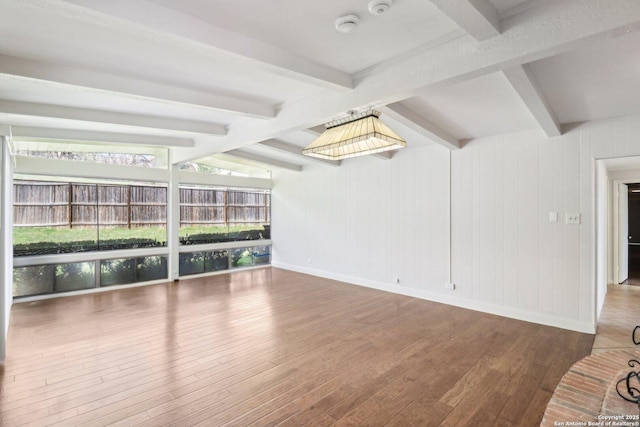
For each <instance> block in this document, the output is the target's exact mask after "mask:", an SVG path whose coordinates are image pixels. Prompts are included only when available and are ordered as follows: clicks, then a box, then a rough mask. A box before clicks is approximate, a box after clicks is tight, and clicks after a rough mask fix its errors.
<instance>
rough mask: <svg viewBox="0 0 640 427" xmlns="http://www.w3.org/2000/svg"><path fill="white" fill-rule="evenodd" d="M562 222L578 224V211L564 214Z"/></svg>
mask: <svg viewBox="0 0 640 427" xmlns="http://www.w3.org/2000/svg"><path fill="white" fill-rule="evenodd" d="M564 223H565V224H580V214H579V213H568V214H565V217H564Z"/></svg>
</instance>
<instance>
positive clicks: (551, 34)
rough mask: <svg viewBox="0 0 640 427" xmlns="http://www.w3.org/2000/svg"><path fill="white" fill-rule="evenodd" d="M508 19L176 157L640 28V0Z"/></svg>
mask: <svg viewBox="0 0 640 427" xmlns="http://www.w3.org/2000/svg"><path fill="white" fill-rule="evenodd" d="M559 16H560V17H571V19H559V18H558V17H559ZM506 24H507V23H506V22H503V25H506ZM508 25H509V28H517V31H503V33H502V34H501V35H500V36H498V37H493V38H491V39H488V40H485V41H484V42H483V43H478V42H477V41H476V40H474V39H472V38H471V37H458V38H456V39H453V40H450V41H448V42H446V43H443V44H441V45H438V46H435V47H433V48H431V49H428V50H422V51H419V52H417V53H416V54H415V55H412V56H406V57H403V58H399V59H398V60H397V61H394V62H392V63H385V64H383V65H381V66H376V67H372V68H370V69H368V70H367V71H366V73H364V74H361V75H358V76H357V79H356V80H357V85H356V87H355V89H354V90H352V91H349V92H346V93H342V94H337V93H322V94H319V95H316V96H311V97H307V98H305V99H302V100H300V101H298V102H293V103H290V104H288V105H286V106H284V107H283V108H282V109H281V110H280V111H279V112H278V116H277V117H276V118H274V119H273V120H268V121H259V122H255V121H254V122H253V123H252V122H247V123H243V124H242V125H241V126H231V127H230V128H229V130H228V134H227V136H225V137H222V138H220V139H219V140H214V139H213V138H209V137H203V138H196V146H195V147H194V148H193V149H192V150H182V149H176V151H175V159H176V161H177V162H179V161H188V160H191V159H196V158H200V157H204V156H207V155H210V154H214V153H216V152H221V151H226V150H229V149H233V148H238V147H241V146H244V145H248V144H252V143H255V142H259V141H263V140H266V139H270V138H276V137H278V136H279V135H282V134H284V133H288V132H292V131H299V130H302V129H305V128H309V127H313V126H316V125H318V124H321V123H325V122H328V121H330V120H332V119H333V118H334V117H336V116H338V115H340V114H344V112H345V111H349V110H353V109H366V108H370V107H374V108H375V107H379V106H381V105H388V104H391V103H394V102H398V101H401V100H403V99H407V98H410V97H412V96H415V94H416V93H419V92H420V91H421V90H423V89H425V88H429V87H441V86H446V85H450V84H455V83H458V82H461V81H465V80H469V79H472V78H475V77H480V76H483V75H487V74H491V73H494V72H498V71H501V70H503V69H505V68H510V67H513V66H515V65H522V64H526V63H529V62H532V61H535V60H539V59H542V58H547V57H550V56H553V55H557V54H560V53H563V52H567V51H570V50H573V49H578V48H581V47H586V46H590V45H592V44H593V43H595V42H597V41H601V40H607V39H609V38H611V37H615V36H618V35H621V34H625V33H627V32H632V31H638V30H639V29H640V2H639V1H637V0H619V1H617V2H616V7H615V8H612V7H610V5H608V4H605V2H602V1H601V0H564V1H561V2H547V3H544V4H543V5H541V6H540V7H538V8H536V9H534V10H532V11H531V12H530V13H524V14H520V15H515V16H512V17H511V18H509V20H508Z"/></svg>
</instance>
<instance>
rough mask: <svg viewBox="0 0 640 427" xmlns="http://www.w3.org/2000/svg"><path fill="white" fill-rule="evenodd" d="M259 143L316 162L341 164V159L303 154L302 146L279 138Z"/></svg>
mask: <svg viewBox="0 0 640 427" xmlns="http://www.w3.org/2000/svg"><path fill="white" fill-rule="evenodd" d="M259 144H260V145H262V146H264V147H268V148H270V149H272V150H275V151H278V152H280V153H284V154H291V155H294V156H296V157H300V158H304V159H305V160H308V161H311V162H314V163H320V164H323V165H328V166H340V163H341V162H340V161H339V160H338V161H336V160H326V159H319V158H317V157H311V156H305V155H304V154H302V148H300V147H298V146H297V145H293V144H287V143H286V142H283V141H280V140H278V139H268V140H266V141H262V142H260V143H259Z"/></svg>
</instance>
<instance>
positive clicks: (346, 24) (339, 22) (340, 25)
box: [336, 15, 360, 34]
mask: <svg viewBox="0 0 640 427" xmlns="http://www.w3.org/2000/svg"><path fill="white" fill-rule="evenodd" d="M359 21H360V18H358V16H357V15H346V16H341V17H340V18H338V19H336V30H338V32H340V33H343V34H347V33H350V32H352V31H353V30H355V29H356V27H357V26H358V22H359Z"/></svg>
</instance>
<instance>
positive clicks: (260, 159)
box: [223, 149, 302, 172]
mask: <svg viewBox="0 0 640 427" xmlns="http://www.w3.org/2000/svg"><path fill="white" fill-rule="evenodd" d="M223 154H225V155H229V156H232V157H238V158H241V159H245V160H250V161H252V162H256V163H261V164H263V165H269V166H275V167H278V168H282V169H289V170H292V171H296V172H300V171H301V170H302V166H300V165H295V164H293V163H289V162H283V161H282V160H276V159H271V158H269V157H264V156H260V155H258V154H253V153H248V152H246V151H242V150H238V149H236V150H229V151H225V152H224V153H223Z"/></svg>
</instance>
